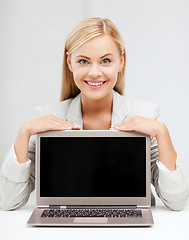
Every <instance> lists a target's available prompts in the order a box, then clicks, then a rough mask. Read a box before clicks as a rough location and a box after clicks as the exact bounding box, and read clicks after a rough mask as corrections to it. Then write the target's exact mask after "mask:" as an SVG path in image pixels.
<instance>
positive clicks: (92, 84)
mask: <svg viewBox="0 0 189 240" xmlns="http://www.w3.org/2000/svg"><path fill="white" fill-rule="evenodd" d="M87 83H88V84H89V85H91V86H101V85H102V84H103V82H101V83H90V82H87Z"/></svg>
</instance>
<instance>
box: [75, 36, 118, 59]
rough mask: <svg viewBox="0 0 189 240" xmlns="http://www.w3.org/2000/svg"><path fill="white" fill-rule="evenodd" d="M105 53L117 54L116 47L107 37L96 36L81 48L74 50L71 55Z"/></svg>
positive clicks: (109, 37)
mask: <svg viewBox="0 0 189 240" xmlns="http://www.w3.org/2000/svg"><path fill="white" fill-rule="evenodd" d="M107 53H112V54H119V51H118V47H117V45H116V43H115V42H114V41H113V39H112V37H111V36H109V35H103V36H98V37H94V38H92V39H90V40H89V41H87V42H86V43H84V44H83V45H82V46H81V47H79V48H78V49H76V50H75V51H74V52H73V53H72V54H73V55H78V54H82V55H84V54H85V55H87V56H88V55H90V54H92V55H98V54H100V55H103V54H107Z"/></svg>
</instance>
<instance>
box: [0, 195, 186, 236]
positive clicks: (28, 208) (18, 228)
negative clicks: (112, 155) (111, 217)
mask: <svg viewBox="0 0 189 240" xmlns="http://www.w3.org/2000/svg"><path fill="white" fill-rule="evenodd" d="M35 194H36V193H35V191H34V192H33V193H32V194H31V196H30V199H29V201H28V203H27V204H26V205H25V206H24V207H22V208H20V209H18V210H15V211H3V210H0V240H9V239H11V240H30V239H32V240H35V239H45V240H49V239H50V240H55V239H82V240H85V239H87V240H93V239H98V240H101V239H108V240H109V239H110V240H111V239H114V240H118V239H144V240H145V239H152V240H156V239H158V240H164V239H167V240H189V201H188V202H187V204H186V206H185V208H184V210H182V211H180V212H175V211H171V210H169V209H167V208H166V207H165V206H164V205H163V203H162V202H161V201H160V200H159V199H157V198H156V207H152V214H153V218H154V226H153V227H134V228H133V227H127V228H121V227H119V228H103V227H101V228H98V227H96V228H94V227H93V228H92V227H82V228H76V227H75V228H73V227H30V226H27V221H28V219H29V217H30V215H31V213H32V211H33V209H34V208H35Z"/></svg>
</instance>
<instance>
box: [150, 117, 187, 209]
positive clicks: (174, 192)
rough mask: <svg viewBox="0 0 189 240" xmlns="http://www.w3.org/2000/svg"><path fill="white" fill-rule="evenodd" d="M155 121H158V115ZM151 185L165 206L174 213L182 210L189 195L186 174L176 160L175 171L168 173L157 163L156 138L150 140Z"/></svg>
mask: <svg viewBox="0 0 189 240" xmlns="http://www.w3.org/2000/svg"><path fill="white" fill-rule="evenodd" d="M156 120H159V121H160V117H159V114H158V117H157V119H156ZM151 183H152V184H153V186H154V187H155V191H156V193H157V195H158V197H159V198H160V199H161V200H162V202H163V203H164V204H165V206H167V207H168V208H170V209H171V210H175V211H179V210H182V209H183V208H184V205H185V203H186V200H187V197H188V193H189V191H188V179H187V175H186V172H185V170H184V168H183V167H182V166H181V164H179V163H178V159H177V169H176V170H175V171H169V170H168V169H167V168H166V167H165V166H164V165H163V164H162V163H161V162H159V153H158V144H157V140H156V138H151Z"/></svg>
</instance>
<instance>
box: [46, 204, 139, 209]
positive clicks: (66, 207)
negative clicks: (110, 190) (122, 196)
mask: <svg viewBox="0 0 189 240" xmlns="http://www.w3.org/2000/svg"><path fill="white" fill-rule="evenodd" d="M49 208H50V209H73V208H74V209H78V208H79V209H81V208H82V209H85V208H87V209H94V208H95V209H99V208H108V209H110V208H111V209H117V208H122V209H136V208H137V206H136V205H127V206H112V205H111V206H107V205H106V206H83V205H80V206H78V205H77V206H61V205H49Z"/></svg>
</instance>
